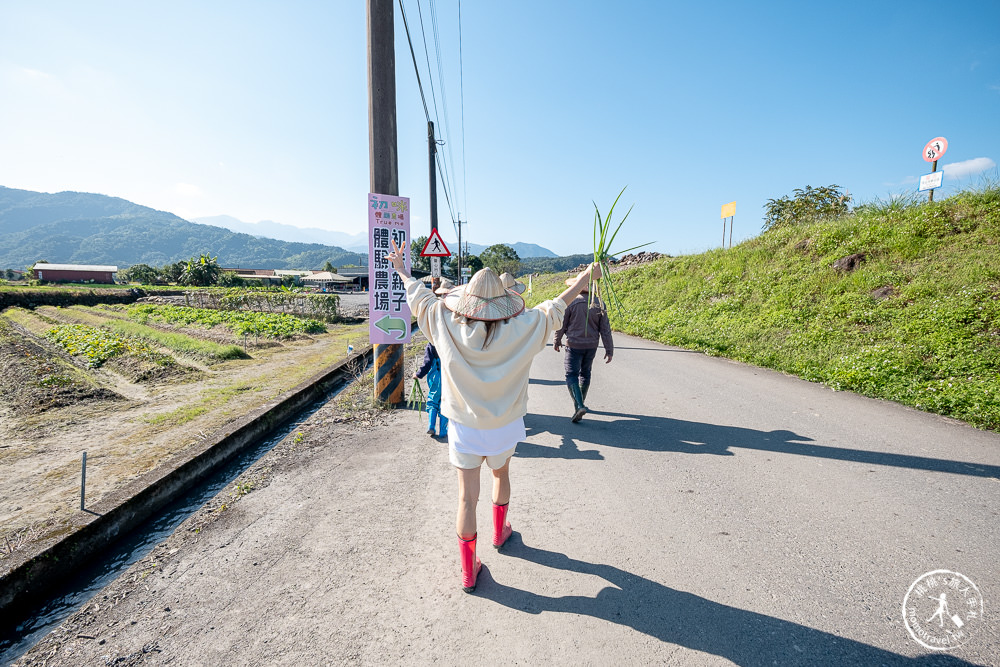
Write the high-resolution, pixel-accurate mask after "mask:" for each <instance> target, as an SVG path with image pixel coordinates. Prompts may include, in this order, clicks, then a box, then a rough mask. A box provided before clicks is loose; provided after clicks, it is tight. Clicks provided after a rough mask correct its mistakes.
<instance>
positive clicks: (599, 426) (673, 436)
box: [516, 410, 1000, 479]
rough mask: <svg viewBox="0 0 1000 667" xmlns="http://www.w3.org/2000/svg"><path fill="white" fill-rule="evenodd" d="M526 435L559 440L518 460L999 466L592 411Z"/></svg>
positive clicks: (999, 470) (538, 420)
mask: <svg viewBox="0 0 1000 667" xmlns="http://www.w3.org/2000/svg"><path fill="white" fill-rule="evenodd" d="M594 416H602V417H611V418H612V419H610V420H604V419H600V420H599V419H593V417H594ZM524 424H525V427H526V428H527V431H528V436H529V437H531V436H532V435H534V434H537V433H542V432H549V433H552V434H554V435H558V436H560V437H561V438H562V444H561V445H560V446H559V447H558V448H553V447H546V446H544V445H538V444H535V443H531V442H522V443H520V444H518V446H517V454H516V456H519V457H524V458H569V459H591V460H597V461H599V460H603V459H604V457H603V456H602V455H601V453H600V451H598V450H594V449H581V448H580V446H581V445H586V444H590V445H593V446H595V447H618V448H621V449H641V450H646V451H653V452H680V453H682V454H715V455H716V456H733V455H734V452H733V449H736V448H742V449H756V450H759V451H765V452H774V453H775V454H794V455H797V456H812V457H817V458H824V459H830V460H835V461H851V462H854V463H862V464H865V465H879V466H891V467H896V468H912V469H914V470H928V471H931V472H946V473H951V474H954V475H969V476H972V477H993V478H996V479H1000V466H993V465H986V464H979V463H966V462H963V461H950V460H948V459H934V458H929V457H924V456H911V455H909V454H892V453H887V452H872V451H866V450H863V449H849V448H846V447H830V446H827V445H817V444H810V443H812V442H813V440H812V438H807V437H805V436H801V435H797V434H795V433H793V432H792V431H784V430H777V431H757V430H754V429H750V428H741V427H738V426H719V425H716V424H704V423H700V422H690V421H684V420H682V419H671V418H669V417H653V416H650V415H637V414H624V413H620V412H601V411H600V410H592V411H591V412H589V413H588V417H585V418H584V420H583V421H581V422H580V423H579V424H573V423H571V422H570V420H569V419H568V418H567V417H564V416H553V415H541V414H533V413H529V414H528V415H526V416H525V418H524Z"/></svg>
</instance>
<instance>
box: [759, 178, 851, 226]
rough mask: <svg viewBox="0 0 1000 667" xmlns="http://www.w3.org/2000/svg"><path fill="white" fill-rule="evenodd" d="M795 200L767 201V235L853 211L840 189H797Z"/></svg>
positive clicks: (765, 212) (808, 187) (765, 220)
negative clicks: (776, 228)
mask: <svg viewBox="0 0 1000 667" xmlns="http://www.w3.org/2000/svg"><path fill="white" fill-rule="evenodd" d="M793 192H794V194H795V196H794V197H791V198H790V197H789V196H788V195H785V196H784V197H782V198H781V199H768V200H767V203H766V204H764V226H763V227H762V228H761V229H763V230H764V231H767V230H769V229H774V228H775V227H786V226H791V225H800V224H803V223H806V222H814V221H817V220H822V219H824V218H835V217H837V216H841V215H844V214H845V213H847V212H848V211H849V210H850V202H851V196H850V195H848V194H845V193H843V192H841V191H840V186H839V185H827V186H823V187H819V188H814V187H812V186H811V185H807V186H806V188H805V190H803V189H801V188H796V189H795V190H793Z"/></svg>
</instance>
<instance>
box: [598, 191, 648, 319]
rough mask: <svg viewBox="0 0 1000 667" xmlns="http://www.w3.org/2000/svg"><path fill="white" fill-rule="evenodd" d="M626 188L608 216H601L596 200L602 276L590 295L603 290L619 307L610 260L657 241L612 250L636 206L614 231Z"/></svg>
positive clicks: (607, 297) (608, 298)
mask: <svg viewBox="0 0 1000 667" xmlns="http://www.w3.org/2000/svg"><path fill="white" fill-rule="evenodd" d="M627 187H628V186H625V188H627ZM625 188H622V191H621V192H619V193H618V196H617V197H615V201H614V203H612V204H611V208H610V209H609V210H608V215H607V217H601V209H600V208H598V206H597V202H594V263H595V264H597V265H598V266H600V267H601V277H600V279H599V280H598V281H597V284H596V285H593V284H592V285H591V290H590V296H591V299H593V298H594V297H600V295H601V292H602V291H603V292H604V293H605V298H606V300H607V302H608V303H610V304H611V305H613V306H615V307H616V308H618V309H621V300H620V299H619V298H618V295H617V294H616V293H615V285H614V282H613V281H612V280H611V271H610V269H609V268H608V262H610V261H611V259H612V258H613V257H614V256H615V255H623V254H625V253H627V252H631V251H633V250H637V249H638V248H643V247H645V246H648V245H652V244H653V243H655V241H650V242H649V243H642V244H640V245H637V246H633V247H631V248H627V249H625V250H621V251H618V252H612V250H611V247H612V244H613V243H614V242H615V238H616V237H617V236H618V232H619V231H621V228H622V225H624V224H625V220H627V219H628V216H629V214H630V213H632V209H633V208H635V204H632V206H630V207H629V209H628V211H626V213H625V215H624V217H622V219H621V221H620V222H619V223H618V226H617V227H615V229H614V231H613V232H612V231H611V226H612V224H613V223H612V216H613V215H614V212H615V206H617V205H618V200H619V199H621V198H622V195H623V194H625Z"/></svg>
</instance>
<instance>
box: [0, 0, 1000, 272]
mask: <svg viewBox="0 0 1000 667" xmlns="http://www.w3.org/2000/svg"><path fill="white" fill-rule="evenodd" d="M403 5H404V8H405V9H406V14H407V20H408V21H409V23H410V30H411V33H412V34H413V38H414V40H415V47H416V49H417V56H418V61H419V64H420V68H421V77H422V80H423V83H424V89H425V93H426V94H427V96H428V104H429V105H430V106H431V114H432V119H433V120H436V121H437V123H436V124H437V126H438V130H439V136H442V135H444V129H445V128H444V126H445V125H447V130H448V132H447V136H442V138H444V139H445V140H446V141H447V144H446V145H445V146H443V147H442V148H441V150H442V151H443V152H444V154H445V155H444V157H445V160H446V162H447V165H448V172H449V173H448V182H449V185H450V187H449V192H448V196H449V197H450V199H451V204H452V205H451V208H450V209H449V206H448V204H447V198H446V196H445V193H444V191H443V190H441V191H440V192H439V195H438V199H439V220H440V224H441V228H442V230H443V232H444V235H445V238H446V239H448V240H451V239H453V238H454V237H455V234H454V232H453V231H452V230H453V225H452V217H453V214H454V215H460V216H461V219H463V220H468V221H469V224H468V226H467V227H466V228H465V232H464V233H463V234H464V236H465V238H466V239H468V240H469V241H471V242H474V243H480V244H490V243H496V242H511V243H512V242H517V241H521V242H527V243H537V244H539V245H542V246H545V247H547V248H549V249H551V250H553V251H554V252H556V253H558V254H571V253H578V252H588V251H589V250H591V248H592V241H591V233H592V223H593V210H594V209H593V206H594V204H593V202H594V201H596V202H597V204H598V205H600V206H601V208H602V210H605V209H607V207H608V205H609V204H610V203H611V201H612V200H613V199H614V197H615V195H616V194H617V193H618V191H619V190H620V189H621V188H622V187H625V186H628V189H627V190H626V191H625V194H624V196H623V198H622V202H623V203H624V204H628V205H631V204H634V205H635V208H634V211H633V213H632V217H630V218H629V222H627V223H626V224H625V227H624V228H623V231H622V234H621V241H622V244H623V245H621V246H619V247H628V246H630V245H637V244H639V243H645V242H647V241H655V242H656V243H655V244H654V245H653V246H651V247H650V249H652V250H657V251H659V252H664V253H670V254H675V255H676V254H686V253H694V252H701V251H704V250H707V249H710V248H713V247H717V246H719V245H720V244H721V241H722V221H721V220H720V207H721V206H722V205H723V204H726V203H727V202H730V201H734V200H735V201H736V217H735V225H734V238H735V242H739V241H740V240H743V239H746V238H750V237H752V236H755V235H756V234H758V233H759V230H760V226H761V217H762V212H763V205H764V203H765V202H766V201H767V199H769V198H776V197H780V196H782V195H785V194H790V193H791V192H792V190H793V189H795V188H800V187H804V186H806V185H813V186H821V185H830V184H834V183H836V184H839V185H841V186H844V187H846V188H848V189H849V190H850V192H851V194H852V196H853V197H854V198H855V201H867V200H871V199H875V198H882V199H885V198H888V197H891V196H894V195H898V194H901V193H906V192H912V191H914V190H915V189H916V187H917V185H916V183H917V179H918V177H919V176H920V175H921V174H923V173H927V172H929V171H930V165H929V164H927V163H925V162H924V161H923V160H922V159H921V149H922V148H923V146H924V144H925V143H926V142H927V141H928V140H930V139H932V138H934V137H937V136H944V137H946V138H947V139H948V141H949V148H948V152H947V153H946V155H945V156H944V158H943V159H942V160H941V162H940V163H939V169H941V168H944V170H945V184H944V188H943V190H940V191H939V194H938V195H937V197H940V196H946V195H947V194H948V193H949V192H954V190H955V189H956V188H958V187H968V186H975V185H977V184H980V183H981V182H982V179H983V178H984V177H992V178H994V179H996V178H997V166H996V165H997V162H1000V30H998V29H997V26H998V25H1000V2H996V0H981V1H977V0H972V1H968V2H958V3H942V2H924V1H922V0H920V1H914V0H910V1H907V2H882V1H877V0H876V1H872V0H868V1H866V2H840V3H834V4H830V3H803V2H702V3H673V2H652V1H650V2H636V1H633V2H627V1H626V2H619V3H608V2H588V1H576V2H557V1H551V2H538V1H537V0H532V1H516V0H515V1H510V2H505V3H484V2H466V3H463V4H462V5H461V18H462V21H461V39H462V44H461V47H462V48H461V61H460V59H459V30H458V13H459V4H458V2H457V1H456V0H438V1H437V2H435V3H434V4H433V6H432V5H431V3H430V2H429V1H428V0H421V2H420V4H419V5H418V3H417V1H416V0H404V3H403ZM421 14H422V15H423V22H424V28H425V31H426V34H427V44H428V46H429V47H430V49H431V53H430V63H431V68H430V69H431V75H432V78H433V81H434V86H435V92H436V93H437V112H436V113H435V110H434V105H433V102H432V100H431V99H430V94H431V93H430V78H428V77H429V75H428V69H427V64H426V61H425V55H424V50H423V38H422V37H421V28H420V15H421ZM432 15H433V16H436V18H437V24H438V40H437V41H438V43H439V45H440V54H441V56H440V62H441V65H440V73H442V74H443V78H440V77H439V67H438V64H437V63H438V59H437V56H436V50H435V46H434V44H435V41H434V34H433V31H432V29H431V25H432V21H431V18H432ZM396 61H397V68H396V70H397V96H398V97H397V115H398V125H399V140H398V151H399V174H400V179H399V180H400V194H401V195H405V196H409V197H411V203H412V206H413V210H414V212H415V217H414V233H415V234H419V233H425V232H426V229H427V228H428V226H429V214H428V206H429V203H428V202H429V196H428V175H427V144H426V118H425V116H424V110H423V106H422V104H421V101H420V96H419V92H418V90H417V86H416V78H415V75H414V71H413V64H412V61H411V59H410V53H409V47H408V46H407V44H406V38H405V33H404V29H403V21H402V17H401V15H400V11H399V6H398V3H397V5H396ZM460 62H461V68H460V67H459V65H460ZM442 84H443V85H442ZM442 92H443V93H444V95H443V96H442ZM367 114H368V110H367V81H366V46H365V3H364V2H362V1H361V0H355V1H352V2H346V1H339V2H295V1H292V2H282V3H276V2H223V1H218V2H191V1H184V0H180V1H174V2H170V3H136V2H106V1H101V0H92V1H90V2H86V3H81V2H75V1H74V2H68V1H67V2H63V1H56V0H40V1H38V2H15V1H13V0H0V185H4V186H7V187H14V188H23V189H28V190H38V191H43V192H58V191H62V190H76V191H83V192H98V193H102V194H107V195H113V196H118V197H122V198H125V199H129V200H131V201H134V202H136V203H139V204H143V205H146V206H151V207H153V208H157V209H161V210H166V211H171V212H173V213H176V214H178V215H180V216H182V217H185V218H188V219H191V218H195V217H203V216H212V215H231V216H235V217H237V218H240V219H241V220H245V221H248V222H254V221H258V220H264V219H270V220H274V221H276V222H280V223H284V224H289V225H295V226H299V227H319V228H324V229H329V230H336V231H341V232H346V233H358V232H363V231H364V230H365V228H366V224H367V212H366V208H365V201H366V195H367V193H368V191H369V170H368V167H369V165H368V116H367ZM446 115H447V123H446V122H445V116H446ZM623 210H624V209H623ZM616 245H617V244H616Z"/></svg>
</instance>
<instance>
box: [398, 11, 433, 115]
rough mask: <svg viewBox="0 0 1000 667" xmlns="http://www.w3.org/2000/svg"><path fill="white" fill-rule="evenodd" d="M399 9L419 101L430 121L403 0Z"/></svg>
mask: <svg viewBox="0 0 1000 667" xmlns="http://www.w3.org/2000/svg"><path fill="white" fill-rule="evenodd" d="M399 11H400V12H401V13H402V14H403V26H404V27H405V28H406V41H407V43H408V44H409V45H410V57H412V58H413V73H414V74H416V75H417V88H419V89H420V101H421V102H422V103H423V105H424V117H425V118H426V119H427V122H428V123H429V122H431V115H430V113H428V111H427V99H426V98H425V97H424V85H423V84H422V83H421V82H420V69H419V68H418V67H417V54H416V53H414V51H413V40H412V39H410V24H409V23H407V22H406V10H405V9H403V0H399Z"/></svg>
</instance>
